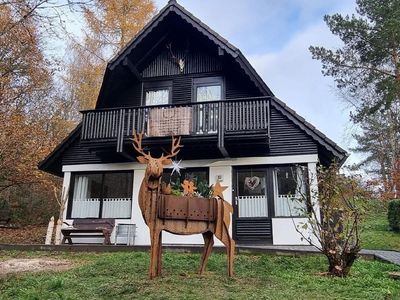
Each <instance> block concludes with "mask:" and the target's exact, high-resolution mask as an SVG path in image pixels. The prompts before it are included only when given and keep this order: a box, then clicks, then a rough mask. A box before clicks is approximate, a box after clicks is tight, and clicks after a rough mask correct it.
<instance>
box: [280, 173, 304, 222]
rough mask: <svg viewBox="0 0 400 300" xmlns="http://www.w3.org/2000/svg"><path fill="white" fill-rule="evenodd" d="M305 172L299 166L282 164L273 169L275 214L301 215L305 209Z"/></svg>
mask: <svg viewBox="0 0 400 300" xmlns="http://www.w3.org/2000/svg"><path fill="white" fill-rule="evenodd" d="M307 180H308V177H307V172H306V170H305V168H304V167H301V166H283V167H279V168H275V170H274V186H275V188H274V190H275V199H274V201H275V202H274V203H275V216H276V217H290V216H302V215H304V212H305V211H306V209H307V195H306V181H307Z"/></svg>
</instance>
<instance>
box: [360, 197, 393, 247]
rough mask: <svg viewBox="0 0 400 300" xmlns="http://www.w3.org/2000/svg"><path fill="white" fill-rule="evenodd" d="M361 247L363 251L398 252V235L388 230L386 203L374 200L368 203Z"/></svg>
mask: <svg viewBox="0 0 400 300" xmlns="http://www.w3.org/2000/svg"><path fill="white" fill-rule="evenodd" d="M361 245H362V248H364V249H380V250H396V251H400V233H398V232H393V231H390V229H389V223H388V219H387V205H386V203H383V202H381V201H374V200H371V201H369V202H368V205H367V214H366V218H365V221H364V224H363V231H362V234H361Z"/></svg>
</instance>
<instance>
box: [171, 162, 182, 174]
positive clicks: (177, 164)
mask: <svg viewBox="0 0 400 300" xmlns="http://www.w3.org/2000/svg"><path fill="white" fill-rule="evenodd" d="M181 162H182V159H181V160H180V161H177V160H173V161H172V166H171V167H170V168H171V169H172V172H171V176H172V175H174V173H175V172H176V173H178V175H179V176H181V169H184V168H183V167H181Z"/></svg>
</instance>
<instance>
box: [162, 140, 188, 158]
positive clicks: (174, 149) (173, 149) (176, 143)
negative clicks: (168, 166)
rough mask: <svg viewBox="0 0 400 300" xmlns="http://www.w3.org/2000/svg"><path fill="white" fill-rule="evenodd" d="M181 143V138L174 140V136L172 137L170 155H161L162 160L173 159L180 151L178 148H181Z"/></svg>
mask: <svg viewBox="0 0 400 300" xmlns="http://www.w3.org/2000/svg"><path fill="white" fill-rule="evenodd" d="M180 143H181V137H179V138H176V137H174V136H172V145H171V153H170V154H168V155H166V156H164V154H162V155H161V158H162V159H169V158H172V157H174V156H175V155H177V154H178V153H179V151H181V149H180V148H182V147H183V145H181V144H180Z"/></svg>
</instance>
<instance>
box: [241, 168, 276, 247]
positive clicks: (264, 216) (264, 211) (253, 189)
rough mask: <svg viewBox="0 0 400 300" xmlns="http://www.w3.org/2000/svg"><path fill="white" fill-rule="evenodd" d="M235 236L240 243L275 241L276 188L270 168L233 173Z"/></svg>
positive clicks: (245, 169)
mask: <svg viewBox="0 0 400 300" xmlns="http://www.w3.org/2000/svg"><path fill="white" fill-rule="evenodd" d="M234 180H235V187H234V195H233V198H234V211H235V213H234V221H233V226H234V237H235V239H236V240H237V241H260V242H263V241H270V240H271V239H272V222H271V216H272V212H273V201H272V197H273V191H272V189H273V186H272V172H271V171H270V169H267V168H260V167H254V168H238V169H235V170H234Z"/></svg>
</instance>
